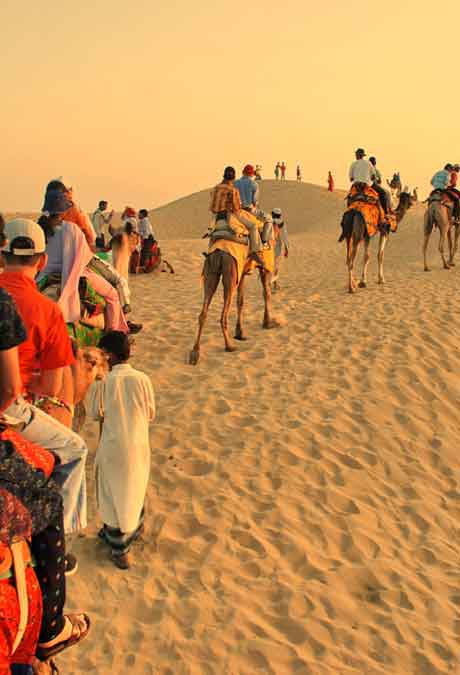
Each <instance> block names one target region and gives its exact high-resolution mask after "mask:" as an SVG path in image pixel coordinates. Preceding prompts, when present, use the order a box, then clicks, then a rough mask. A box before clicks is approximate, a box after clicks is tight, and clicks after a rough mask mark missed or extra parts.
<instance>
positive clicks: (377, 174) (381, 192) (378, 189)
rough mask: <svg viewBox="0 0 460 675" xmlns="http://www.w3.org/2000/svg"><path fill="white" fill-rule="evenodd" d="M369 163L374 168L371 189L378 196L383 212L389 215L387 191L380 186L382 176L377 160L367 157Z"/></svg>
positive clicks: (389, 203)
mask: <svg viewBox="0 0 460 675" xmlns="http://www.w3.org/2000/svg"><path fill="white" fill-rule="evenodd" d="M369 162H370V163H371V164H372V166H373V167H374V172H375V175H374V182H373V183H372V187H373V188H374V190H375V191H376V192H377V193H378V195H379V199H380V203H381V205H382V208H383V210H384V211H385V213H389V212H390V211H391V200H390V195H389V194H388V192H387V190H385V188H384V187H383V186H382V174H381V173H380V171H379V170H378V168H377V160H376V158H375V157H369Z"/></svg>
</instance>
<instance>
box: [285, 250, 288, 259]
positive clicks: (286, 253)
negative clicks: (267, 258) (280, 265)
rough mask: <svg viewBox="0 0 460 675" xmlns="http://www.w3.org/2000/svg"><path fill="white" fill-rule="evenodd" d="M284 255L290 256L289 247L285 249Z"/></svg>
mask: <svg viewBox="0 0 460 675" xmlns="http://www.w3.org/2000/svg"><path fill="white" fill-rule="evenodd" d="M284 257H285V258H289V251H288V250H287V249H286V250H285V251H284Z"/></svg>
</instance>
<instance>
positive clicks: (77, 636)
mask: <svg viewBox="0 0 460 675" xmlns="http://www.w3.org/2000/svg"><path fill="white" fill-rule="evenodd" d="M80 616H82V617H83V620H82V619H80V618H79V617H80ZM65 619H66V620H67V621H70V623H71V625H72V632H71V634H70V637H69V638H67V640H63V641H62V642H56V643H55V644H53V645H50V646H48V647H43V646H40V644H38V645H37V651H36V657H37V659H39V660H40V661H48V660H49V659H51V658H52V657H53V656H56V655H57V654H60V653H61V652H63V651H64V650H65V649H68V648H69V647H73V646H74V645H76V644H78V643H79V642H81V641H82V640H84V638H85V637H86V636H87V635H88V633H89V629H90V626H91V622H90V619H89V616H88V615H87V614H81V615H80V614H66V615H65ZM83 626H86V629H84V628H83ZM56 637H59V636H56Z"/></svg>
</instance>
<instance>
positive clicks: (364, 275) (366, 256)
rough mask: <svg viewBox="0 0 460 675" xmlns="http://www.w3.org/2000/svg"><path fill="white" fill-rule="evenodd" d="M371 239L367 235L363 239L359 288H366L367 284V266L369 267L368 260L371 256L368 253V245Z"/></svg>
mask: <svg viewBox="0 0 460 675" xmlns="http://www.w3.org/2000/svg"><path fill="white" fill-rule="evenodd" d="M370 243H371V240H370V239H369V237H366V238H365V239H364V259H363V273H362V275H361V281H360V282H359V286H360V288H366V286H367V268H368V267H369V260H370V258H371V256H370V253H369V246H370Z"/></svg>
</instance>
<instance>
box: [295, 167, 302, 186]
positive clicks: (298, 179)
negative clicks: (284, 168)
mask: <svg viewBox="0 0 460 675" xmlns="http://www.w3.org/2000/svg"><path fill="white" fill-rule="evenodd" d="M296 175H297V181H298V182H299V183H300V182H302V170H301V168H300V164H297V170H296Z"/></svg>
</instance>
